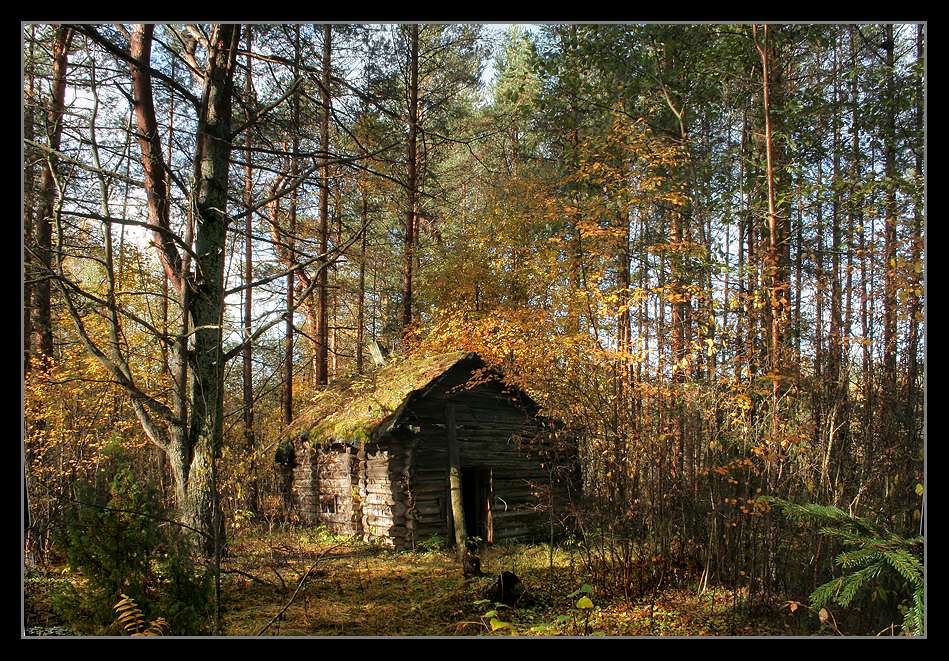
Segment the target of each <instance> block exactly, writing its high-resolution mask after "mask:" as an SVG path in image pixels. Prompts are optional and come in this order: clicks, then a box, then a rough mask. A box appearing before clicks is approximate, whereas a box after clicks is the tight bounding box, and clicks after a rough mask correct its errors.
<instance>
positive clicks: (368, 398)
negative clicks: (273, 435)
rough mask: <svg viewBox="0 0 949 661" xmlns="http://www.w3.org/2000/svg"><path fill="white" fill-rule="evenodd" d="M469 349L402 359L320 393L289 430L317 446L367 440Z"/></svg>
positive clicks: (290, 433)
mask: <svg viewBox="0 0 949 661" xmlns="http://www.w3.org/2000/svg"><path fill="white" fill-rule="evenodd" d="M468 355H469V354H468V352H466V351H452V352H449V353H442V354H435V355H420V356H411V357H408V358H402V359H397V360H395V361H394V362H391V363H389V364H387V365H384V366H383V367H382V368H380V369H379V370H377V371H375V372H372V373H370V374H362V375H356V376H353V377H351V378H346V379H339V380H337V381H334V382H333V383H332V384H331V385H329V386H327V387H326V388H325V389H324V390H322V391H320V392H319V393H318V394H317V395H316V396H315V397H313V399H312V400H311V404H310V405H309V406H308V407H307V408H306V409H305V410H304V411H303V412H302V413H301V414H300V415H299V416H298V417H297V418H296V420H294V421H293V424H291V425H290V427H288V428H287V432H286V433H287V436H289V437H290V438H300V437H302V436H304V435H305V436H306V437H307V438H308V439H309V441H310V442H311V443H319V442H326V441H331V440H336V441H354V440H359V441H365V440H366V439H368V438H369V436H370V435H371V434H372V431H373V430H374V429H375V428H376V427H377V426H379V424H380V423H382V422H384V421H385V419H386V418H387V417H389V416H390V415H392V414H393V413H394V412H395V411H396V410H397V409H398V408H399V407H400V406H401V405H402V403H403V402H404V401H405V400H406V398H407V397H408V396H409V395H410V394H411V393H412V392H413V391H415V390H419V389H422V388H424V387H425V386H427V385H429V384H430V383H431V382H432V381H433V380H435V379H436V378H438V377H439V376H441V375H442V374H444V373H445V371H446V370H448V369H450V368H451V367H453V366H454V365H455V364H457V363H458V362H459V361H460V360H462V359H463V358H465V357H466V356H468Z"/></svg>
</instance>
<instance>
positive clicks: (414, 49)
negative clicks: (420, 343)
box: [402, 24, 419, 334]
mask: <svg viewBox="0 0 949 661" xmlns="http://www.w3.org/2000/svg"><path fill="white" fill-rule="evenodd" d="M409 38H410V40H411V42H410V45H409V63H408V64H409V72H408V73H409V89H408V93H409V94H408V96H409V98H408V106H409V107H408V111H409V127H408V128H409V139H408V146H407V148H406V175H407V184H406V193H407V200H406V209H405V243H404V250H403V253H404V254H403V266H402V332H403V334H404V333H405V332H406V331H407V330H408V329H409V327H410V326H411V325H412V276H413V273H412V271H413V266H414V260H415V214H416V212H417V207H418V181H417V177H416V174H417V173H416V167H417V165H418V147H417V144H416V140H417V132H418V73H419V71H418V66H419V65H418V40H419V26H418V25H417V24H413V25H411V26H409Z"/></svg>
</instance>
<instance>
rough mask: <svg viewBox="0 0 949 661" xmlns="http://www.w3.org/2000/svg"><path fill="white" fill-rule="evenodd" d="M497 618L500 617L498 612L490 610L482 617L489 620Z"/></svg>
mask: <svg viewBox="0 0 949 661" xmlns="http://www.w3.org/2000/svg"><path fill="white" fill-rule="evenodd" d="M497 616H498V612H497V611H496V610H489V611H488V612H487V613H485V614H484V615H482V616H481V617H484V618H489V617H497Z"/></svg>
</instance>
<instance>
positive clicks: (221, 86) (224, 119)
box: [184, 24, 240, 555]
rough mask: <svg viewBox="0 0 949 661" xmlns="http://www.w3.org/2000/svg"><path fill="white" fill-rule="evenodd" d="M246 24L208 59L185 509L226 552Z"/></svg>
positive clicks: (219, 33)
mask: <svg viewBox="0 0 949 661" xmlns="http://www.w3.org/2000/svg"><path fill="white" fill-rule="evenodd" d="M239 40H240V26H238V25H234V24H223V25H218V26H216V27H215V28H214V31H213V33H212V36H211V42H210V43H211V52H210V53H209V55H208V71H207V87H206V93H205V98H206V99H207V101H206V105H205V106H204V107H203V108H202V114H201V116H199V120H198V128H197V150H198V153H197V158H196V159H195V160H196V162H197V168H196V169H197V170H198V172H196V175H197V176H196V177H195V187H196V191H195V193H194V198H195V210H196V234H195V251H194V252H195V254H196V255H197V256H198V262H197V264H196V269H195V277H194V288H193V289H194V291H193V298H192V303H191V312H192V317H193V319H194V375H193V379H192V384H193V385H192V389H191V406H192V411H191V420H190V429H189V444H190V446H191V457H192V460H191V466H190V468H189V471H188V491H187V499H186V502H185V504H184V514H185V520H186V521H188V520H190V521H192V522H193V524H195V527H197V528H199V529H201V530H204V531H209V532H210V536H211V538H210V539H209V540H207V542H208V543H206V544H205V551H206V552H208V551H210V552H212V553H215V554H218V555H219V554H220V553H221V551H222V549H223V547H224V527H223V520H222V518H221V511H220V503H219V502H218V497H217V474H216V465H217V462H216V460H217V457H218V455H219V454H220V451H221V445H222V439H223V430H224V427H223V422H224V420H223V418H224V416H223V413H224V354H223V351H222V323H223V315H224V261H225V260H224V250H225V241H226V230H227V214H226V212H225V210H226V209H227V188H228V168H229V165H230V151H231V140H232V138H231V135H230V132H231V99H232V95H233V75H234V63H235V60H236V57H237V49H238V44H239Z"/></svg>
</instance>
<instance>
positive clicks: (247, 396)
mask: <svg viewBox="0 0 949 661" xmlns="http://www.w3.org/2000/svg"><path fill="white" fill-rule="evenodd" d="M244 48H245V50H246V51H247V58H246V66H247V74H246V77H245V78H244V96H245V103H246V104H247V119H248V121H249V120H250V118H251V117H252V116H253V113H254V110H255V108H254V106H255V97H254V83H253V73H252V61H251V58H250V54H251V53H252V52H253V30H252V29H251V28H250V26H248V27H247V33H246V34H245V36H244ZM253 144H254V143H253V136H252V132H251V131H247V132H246V133H245V135H244V160H245V161H246V163H245V164H244V207H245V208H246V209H247V210H250V209H251V208H253V204H254V171H253V166H252V159H253ZM253 231H254V221H253V214H251V213H248V214H247V217H246V218H245V219H244V282H245V283H246V284H248V285H249V284H250V283H252V282H253V281H254V251H253V246H254V241H253ZM253 307H254V288H253V287H250V286H248V287H247V289H245V290H244V319H243V321H244V337H245V339H246V338H249V337H250V336H251V334H252V333H253V328H252V327H251V322H252V319H253V314H252V311H253ZM253 352H254V349H253V343H252V342H248V343H247V344H246V345H245V346H244V350H243V352H242V353H243V356H242V357H243V365H242V371H241V377H242V379H241V380H242V395H243V397H242V399H243V405H244V411H243V414H244V415H243V418H244V452H245V453H246V456H247V458H248V462H249V464H248V471H249V473H250V474H249V476H248V480H247V482H246V484H245V486H244V490H243V491H244V508H245V509H246V510H248V511H249V512H251V513H252V514H254V515H256V514H257V512H258V502H257V498H258V488H257V465H256V459H255V456H254V453H255V452H256V446H257V442H256V439H255V437H254V376H253V375H254V372H253V369H254V365H253V358H254V353H253Z"/></svg>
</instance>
